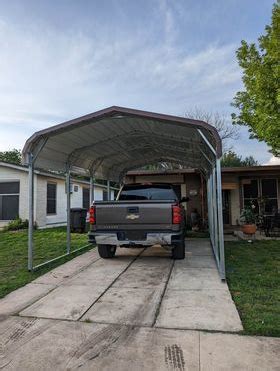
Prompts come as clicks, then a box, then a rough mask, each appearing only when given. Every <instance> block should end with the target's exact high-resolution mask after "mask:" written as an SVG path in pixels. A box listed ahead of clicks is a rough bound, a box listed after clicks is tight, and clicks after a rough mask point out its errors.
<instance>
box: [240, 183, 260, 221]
mask: <svg viewBox="0 0 280 371" xmlns="http://www.w3.org/2000/svg"><path fill="white" fill-rule="evenodd" d="M258 196H259V185H258V180H257V179H251V180H245V181H244V184H243V198H244V206H251V205H254V206H255V212H256V213H257V214H258V213H259V203H258Z"/></svg>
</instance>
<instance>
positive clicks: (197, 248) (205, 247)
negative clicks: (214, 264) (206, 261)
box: [186, 243, 213, 256]
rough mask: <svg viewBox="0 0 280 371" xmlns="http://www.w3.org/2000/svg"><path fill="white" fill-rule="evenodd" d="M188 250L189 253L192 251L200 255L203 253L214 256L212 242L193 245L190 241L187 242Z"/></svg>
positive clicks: (192, 253) (193, 253)
mask: <svg viewBox="0 0 280 371" xmlns="http://www.w3.org/2000/svg"><path fill="white" fill-rule="evenodd" d="M186 252H187V253H188V254H190V253H191V255H198V256H201V255H206V256H213V250H212V247H211V246H210V244H209V243H208V244H205V243H203V244H199V245H198V244H195V245H194V244H191V245H188V243H186Z"/></svg>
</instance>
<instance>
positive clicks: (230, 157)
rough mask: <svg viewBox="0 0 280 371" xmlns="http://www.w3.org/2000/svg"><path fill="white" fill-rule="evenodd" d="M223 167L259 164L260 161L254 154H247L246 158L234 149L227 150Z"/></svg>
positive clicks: (223, 158)
mask: <svg viewBox="0 0 280 371" xmlns="http://www.w3.org/2000/svg"><path fill="white" fill-rule="evenodd" d="M221 165H222V167H240V166H257V165H259V163H258V161H257V160H256V159H254V157H253V156H247V157H245V158H244V159H243V158H242V156H239V155H237V154H236V153H235V152H233V151H228V152H226V153H225V154H224V155H223V157H222V161H221Z"/></svg>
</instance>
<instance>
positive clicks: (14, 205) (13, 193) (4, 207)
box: [0, 182, 19, 220]
mask: <svg viewBox="0 0 280 371" xmlns="http://www.w3.org/2000/svg"><path fill="white" fill-rule="evenodd" d="M18 216H19V182H1V183H0V220H14V219H16V218H17V217H18Z"/></svg>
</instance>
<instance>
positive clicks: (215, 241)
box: [212, 166, 219, 256]
mask: <svg viewBox="0 0 280 371" xmlns="http://www.w3.org/2000/svg"><path fill="white" fill-rule="evenodd" d="M212 181H213V189H212V190H213V228H214V236H213V237H214V249H215V252H216V254H215V255H216V256H217V253H218V250H219V243H218V223H217V182H216V168H215V166H214V167H213V170H212Z"/></svg>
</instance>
